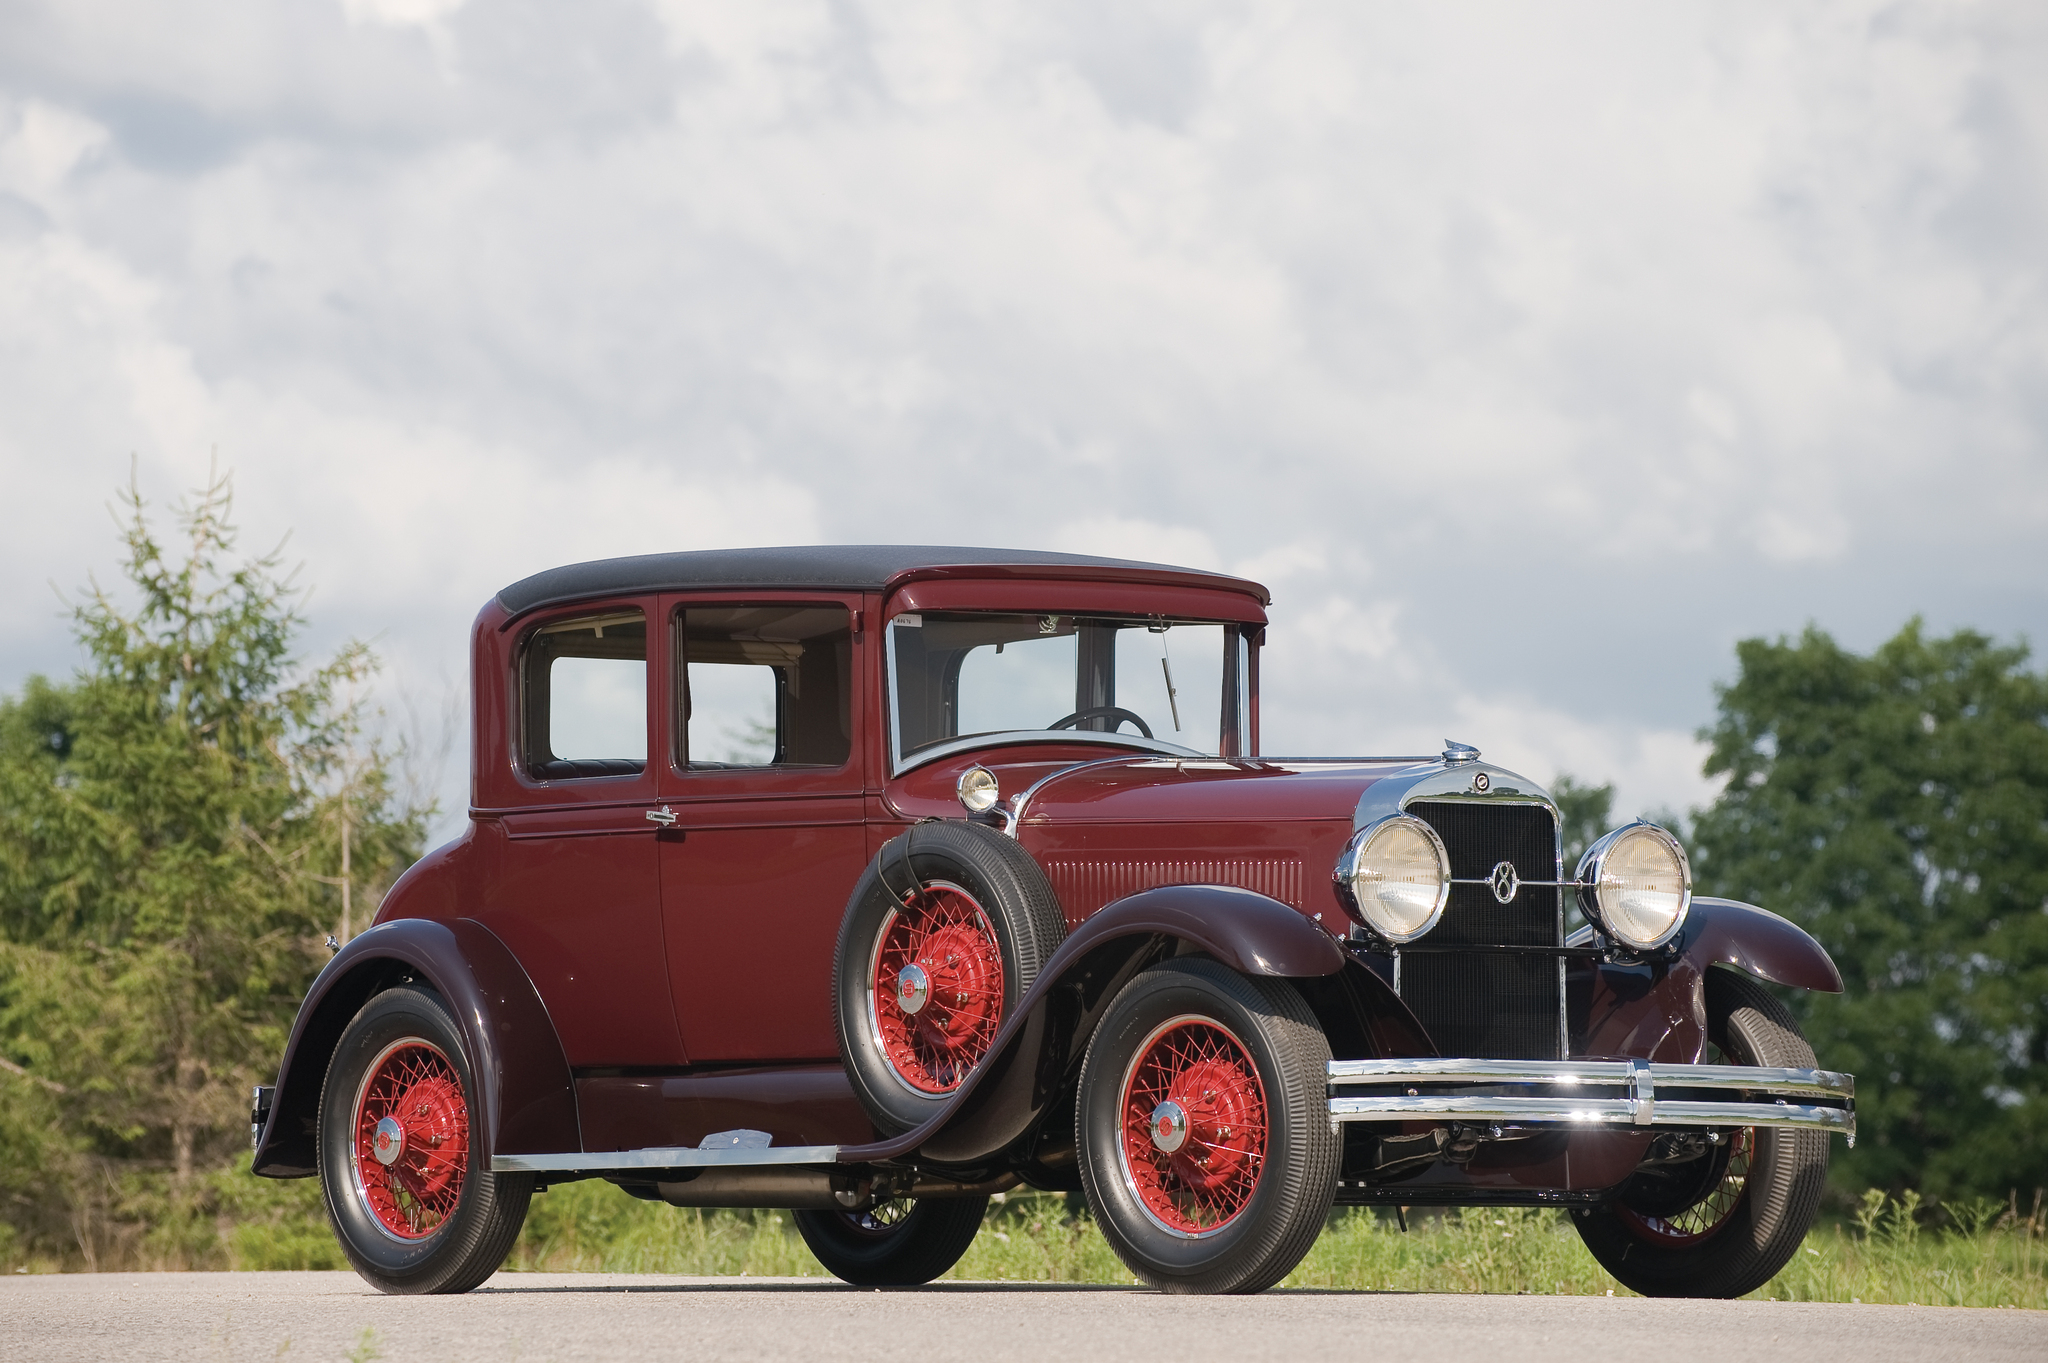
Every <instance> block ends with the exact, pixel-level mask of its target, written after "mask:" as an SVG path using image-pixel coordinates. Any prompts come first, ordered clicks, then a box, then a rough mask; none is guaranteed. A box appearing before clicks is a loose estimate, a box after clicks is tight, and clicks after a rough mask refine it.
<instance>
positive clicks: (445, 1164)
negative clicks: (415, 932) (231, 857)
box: [315, 981, 534, 1295]
mask: <svg viewBox="0 0 2048 1363" xmlns="http://www.w3.org/2000/svg"><path fill="white" fill-rule="evenodd" d="M476 1093H477V1085H476V1079H475V1076H474V1075H473V1074H472V1073H471V1072H470V1068H469V1059H468V1056H467V1054H466V1053H465V1052H464V1050H463V1037H462V1032H461V1029H460V1027H459V1026H458V1025H457V1024H456V1021H455V1017H454V1015H453V1014H452V1013H451V1012H450V1011H449V1008H448V1005H447V1003H446V1002H445V1001H444V1000H443V998H442V997H441V994H440V993H439V991H437V990H433V989H430V988H427V987H425V986H423V985H420V984H417V983H413V982H410V981H408V982H405V983H402V984H398V985H395V986H393V987H392V988H389V989H385V990H380V991H379V992H377V993H375V994H373V995H371V996H370V999H369V1000H368V1002H366V1003H364V1004H363V1006H362V1008H361V1010H360V1011H359V1012H357V1013H356V1015H355V1017H354V1018H353V1019H351V1020H350V1022H349V1024H348V1026H347V1027H345V1028H343V1029H342V1033H341V1039H340V1040H339V1041H338V1042H336V1043H335V1047H334V1054H333V1057H332V1058H331V1059H330V1060H329V1062H328V1066H327V1074H326V1077H325V1078H324V1079H323V1080H322V1081H321V1085H320V1099H319V1124H318V1128H317V1131H316V1136H315V1139H316V1142H317V1144H318V1147H319V1159H320V1191H321V1199H322V1200H323V1201H324V1202H325V1203H326V1204H327V1219H328V1221H329V1222H330V1223H331V1224H332V1225H333V1227H334V1236H335V1239H336V1240H337V1241H339V1242H340V1244H341V1250H342V1253H343V1254H345V1255H347V1256H348V1261H349V1265H350V1266H351V1267H353V1268H354V1269H355V1270H356V1272H358V1273H360V1274H362V1275H363V1277H364V1279H366V1280H367V1281H368V1282H370V1283H371V1284H373V1285H375V1286H376V1287H377V1288H378V1289H379V1290H380V1291H384V1292H395V1293H404V1294H407V1295H410V1294H412V1293H418V1292H467V1291H469V1290H470V1289H471V1288H473V1287H475V1286H477V1285H478V1284H480V1283H482V1282H483V1281H484V1280H485V1279H486V1278H488V1277H490V1276H491V1274H492V1273H494V1272H496V1271H497V1269H498V1266H499V1265H500V1264H502V1263H503V1262H504V1261H505V1255H506V1254H507V1253H508V1252H509V1251H510V1250H511V1248H512V1242H513V1240H515V1239H516V1238H517V1237H518V1235H519V1227H520V1226H521V1224H522V1223H524V1222H525V1220H526V1208H527V1204H528V1200H529V1199H530V1198H531V1197H532V1195H533V1183H534V1179H533V1175H532V1174H529V1173H510V1172H507V1173H496V1172H493V1171H492V1169H491V1158H490V1148H489V1144H488V1138H487V1135H486V1133H485V1131H484V1130H483V1128H482V1127H480V1126H477V1125H474V1122H475V1116H474V1114H473V1113H472V1111H471V1108H470V1100H471V1099H472V1098H474V1097H475V1096H476Z"/></svg>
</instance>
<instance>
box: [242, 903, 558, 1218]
mask: <svg viewBox="0 0 2048 1363" xmlns="http://www.w3.org/2000/svg"><path fill="white" fill-rule="evenodd" d="M408 981H418V982H420V983H423V984H427V985H431V986H432V987H433V988H434V989H435V990H436V991H438V992H439V993H440V995H441V997H442V998H443V999H444V1000H445V1001H446V1002H447V1004H448V1009H449V1012H450V1013H452V1014H453V1015H454V1018H455V1025H456V1027H457V1028H458V1029H459V1030H460V1031H461V1033H462V1040H463V1047H464V1049H465V1050H467V1051H468V1053H469V1055H468V1058H469V1068H470V1073H471V1074H472V1075H474V1076H475V1077H476V1086H477V1090H478V1091H477V1093H476V1094H475V1095H474V1099H473V1121H474V1126H473V1128H472V1129H473V1130H474V1131H475V1132H476V1133H477V1135H478V1136H479V1137H480V1138H481V1140H482V1142H483V1148H484V1152H485V1154H486V1155H518V1154H545V1153H550V1152H554V1151H561V1150H579V1149H581V1148H582V1139H581V1136H580V1134H579V1132H578V1130H577V1123H576V1097H575V1090H574V1087H573V1086H572V1084H571V1082H570V1078H569V1063H568V1061H567V1059H566V1058H565V1057H564V1055H563V1053H562V1043H561V1041H560V1040H559V1039H557V1037H556V1036H555V1028H554V1024H553V1023H552V1022H550V1021H549V1020H548V1015H547V1009H546V1008H545V1007H544V1006H543V1005H542V1004H541V1001H540V995H539V994H538V993H536V992H535V991H534V988H533V982H532V981H531V980H529V979H528V978H527V976H526V971H525V969H524V968H523V967H521V966H520V964H519V962H518V960H517V958H515V957H514V956H513V955H512V953H511V952H510V951H509V950H508V949H507V948H506V946H505V944H504V943H503V942H501V941H499V940H498V938H497V936H496V934H494V933H492V932H491V930H490V929H489V928H486V927H485V926H484V925H483V924H481V923H478V922H476V921H474V920H473V919H467V918H458V919H455V920H453V921H451V922H445V923H444V922H439V921H436V920H433V919H426V918H400V919H394V920H391V921H388V922H384V923H380V924H378V925H377V926H376V927H374V928H371V929H370V930H368V931H367V932H365V933H363V934H362V935H361V936H360V937H357V938H355V939H354V940H352V941H351V942H349V944H348V945H347V946H345V947H343V948H342V949H341V951H340V953H339V954H337V955H336V956H335V958H334V959H333V960H331V961H329V962H328V963H327V968H326V969H325V970H322V971H321V972H320V976H319V978H318V979H316V980H314V981H313V987H312V989H311V990H309V991H308V992H307V994H306V1000H305V1002H304V1003H302V1004H301V1005H299V1016H298V1018H297V1020H296V1021H295V1022H293V1024H292V1032H291V1038H290V1040H288V1041H287V1042H286V1043H285V1051H284V1062H283V1064H282V1065H280V1066H279V1067H278V1074H277V1094H276V1097H275V1098H274V1099H273V1100H272V1102H271V1109H270V1120H269V1121H268V1122H266V1123H265V1124H264V1128H263V1132H262V1134H261V1135H260V1136H259V1137H258V1139H257V1142H256V1158H255V1161H254V1163H253V1166H252V1168H253V1171H254V1172H255V1173H257V1174H260V1175H262V1176H263V1177H265V1178H304V1177H307V1176H309V1175H312V1174H314V1173H317V1172H318V1169H319V1154H318V1151H317V1149H316V1148H315V1138H316V1134H317V1132H316V1127H317V1124H318V1116H319V1108H320V1089H321V1085H322V1084H323V1083H324V1082H325V1081H326V1078H327V1065H328V1061H329V1060H330V1059H332V1058H333V1055H334V1048H335V1046H336V1045H337V1044H339V1042H340V1040H341V1033H342V1030H343V1029H344V1028H346V1027H347V1026H348V1024H349V1021H350V1019H352V1018H354V1017H355V1015H356V1014H357V1013H358V1012H359V1011H361V1009H362V1006H363V1005H364V1004H365V1003H367V1002H369V1000H370V998H371V996H372V995H374V994H377V993H379V992H380V991H382V990H385V989H389V988H391V987H392V986H394V985H397V984H402V983H405V982H408Z"/></svg>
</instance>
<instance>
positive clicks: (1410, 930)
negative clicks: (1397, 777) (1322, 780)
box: [1336, 814, 1451, 943]
mask: <svg viewBox="0 0 2048 1363" xmlns="http://www.w3.org/2000/svg"><path fill="white" fill-rule="evenodd" d="M1336 879H1337V902H1338V903H1340V904H1342V905H1343V906H1344V911H1345V912H1346V913H1348V914H1350V915H1351V916H1352V917H1353V918H1356V919H1357V920H1358V921H1359V922H1361V923H1363V924H1365V926H1367V927H1369V928H1371V929H1372V930H1373V931H1374V932H1377V933H1378V934H1379V935H1380V936H1382V937H1384V938H1386V939H1387V940H1388V941H1389V942H1395V943H1399V942H1412V941H1414V940H1415V939H1416V938H1418V937H1420V936H1422V934H1423V933H1425V932H1428V931H1429V930H1430V929H1431V928H1433V927H1435V926H1436V920H1437V919H1439V918H1441V917H1443V912H1444V901H1445V900H1447V899H1449V898H1450V895H1451V859H1450V856H1449V855H1448V854H1447V853H1446V852H1445V851H1444V843H1443V839H1442V838H1439V837H1438V836H1437V835H1436V830H1435V829H1434V828H1431V827H1430V826H1429V825H1428V824H1426V823H1424V822H1423V821H1422V820H1420V819H1418V818H1416V817H1415V816H1413V815H1412V814H1389V815H1387V817H1385V818H1384V819H1381V820H1380V821H1379V822H1378V823H1375V824H1371V825H1369V826H1367V827H1365V828H1361V829H1359V830H1358V831H1357V832H1356V833H1354V834H1352V835H1351V841H1350V842H1349V843H1347V844H1345V847H1344V855H1343V856H1341V857H1339V858H1337V875H1336Z"/></svg>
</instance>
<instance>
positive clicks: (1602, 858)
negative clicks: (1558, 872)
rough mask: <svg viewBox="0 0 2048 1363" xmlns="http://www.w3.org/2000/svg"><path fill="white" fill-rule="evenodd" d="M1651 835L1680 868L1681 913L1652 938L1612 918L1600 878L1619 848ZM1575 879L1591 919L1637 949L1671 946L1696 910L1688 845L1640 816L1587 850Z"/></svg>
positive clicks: (1608, 933) (1613, 936)
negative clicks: (1627, 929)
mask: <svg viewBox="0 0 2048 1363" xmlns="http://www.w3.org/2000/svg"><path fill="white" fill-rule="evenodd" d="M1640 837H1650V838H1653V839H1655V840H1656V841H1657V842H1658V843H1660V844H1662V846H1663V847H1664V849H1665V850H1666V851H1667V852H1669V853H1670V854H1671V858H1672V860H1673V862H1675V863H1676V865H1677V867H1678V884H1679V889H1678V912H1677V913H1675V914H1673V915H1672V916H1671V925H1670V926H1669V927H1667V928H1666V929H1664V931H1663V932H1662V933H1660V934H1658V935H1657V937H1655V938H1654V939H1652V940H1648V941H1645V940H1643V939H1641V938H1637V937H1631V936H1629V935H1628V933H1626V932H1624V931H1622V930H1621V929H1619V928H1618V927H1616V926H1615V924H1614V923H1613V922H1611V921H1609V917H1608V914H1607V913H1606V911H1605V909H1604V908H1603V907H1602V906H1601V903H1600V881H1601V878H1602V876H1603V875H1604V874H1605V872H1606V869H1607V859H1608V857H1609V856H1611V855H1612V854H1613V852H1614V851H1615V849H1616V848H1618V847H1620V846H1621V845H1622V843H1623V842H1624V841H1626V840H1628V839H1631V838H1640ZM1572 879H1574V880H1575V881H1577V882H1578V896H1579V908H1580V910H1581V911H1582V912H1584V914H1585V915H1586V917H1587V919H1588V920H1590V921H1591V922H1593V923H1595V924H1597V925H1598V926H1599V928H1600V930H1601V931H1602V932H1604V933H1606V934H1607V935H1608V936H1609V937H1612V938H1613V939H1614V940H1615V941H1617V942H1619V943H1621V944H1622V945H1623V946H1625V947H1628V948H1630V949H1631V950H1634V951H1655V950H1657V949H1658V948H1659V947H1662V946H1665V945H1667V944H1668V943H1669V942H1670V941H1671V939H1672V938H1674V937H1676V936H1678V934H1679V933H1680V932H1682V931H1684V930H1685V921H1686V918H1687V917H1688V916H1689V915H1690V914H1691V913H1692V859H1691V858H1690V857H1688V856H1686V854H1685V845H1684V844H1683V843H1681V842H1679V840H1678V839H1677V837H1676V836H1674V835H1673V834H1672V833H1671V831H1670V830H1669V829H1667V828H1665V827H1664V826H1663V825H1661V824H1654V823H1651V822H1650V821H1649V820H1648V819H1637V820H1635V821H1634V822H1632V823H1625V824H1623V825H1622V826H1621V827H1619V828H1617V829H1614V830H1612V831H1611V832H1609V833H1607V834H1605V835H1604V836H1602V837H1601V838H1600V840H1599V841H1597V842H1595V843H1594V844H1593V845H1592V846H1591V847H1588V848H1587V849H1586V853H1585V855H1584V856H1582V857H1580V858H1579V866H1578V870H1577V871H1575V872H1574V873H1573V876H1572Z"/></svg>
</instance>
